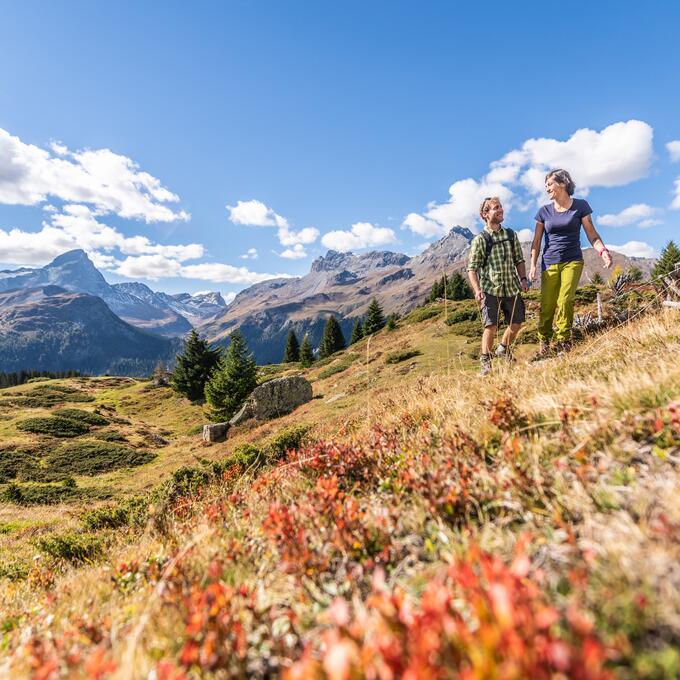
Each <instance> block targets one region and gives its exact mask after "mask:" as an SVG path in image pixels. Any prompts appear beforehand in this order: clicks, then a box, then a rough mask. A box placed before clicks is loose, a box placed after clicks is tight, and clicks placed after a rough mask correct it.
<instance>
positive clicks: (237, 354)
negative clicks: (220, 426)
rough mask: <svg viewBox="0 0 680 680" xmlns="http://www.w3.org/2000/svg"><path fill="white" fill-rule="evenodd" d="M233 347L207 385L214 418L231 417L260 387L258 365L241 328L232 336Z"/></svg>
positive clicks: (230, 345) (210, 412)
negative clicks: (258, 385) (258, 386)
mask: <svg viewBox="0 0 680 680" xmlns="http://www.w3.org/2000/svg"><path fill="white" fill-rule="evenodd" d="M229 339H230V343H229V347H227V351H226V352H225V354H224V357H223V358H222V360H221V361H220V364H219V366H218V368H217V370H216V371H215V372H214V373H213V375H212V376H211V378H210V380H208V382H207V384H206V386H205V399H206V401H207V402H208V405H209V416H210V419H211V420H213V421H215V422H223V421H225V420H229V419H230V418H231V417H232V416H233V415H234V414H235V413H236V412H237V411H238V409H239V408H240V407H241V405H242V404H243V402H244V401H245V400H246V398H247V397H248V395H249V394H250V393H251V392H252V391H253V390H254V389H255V388H256V387H257V365H256V364H255V359H253V355H252V354H251V353H250V352H249V351H248V345H247V344H246V341H245V338H244V337H243V335H242V334H241V331H239V330H238V329H237V330H235V331H234V332H233V333H232V334H231V336H230V338H229Z"/></svg>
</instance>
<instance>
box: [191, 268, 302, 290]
mask: <svg viewBox="0 0 680 680" xmlns="http://www.w3.org/2000/svg"><path fill="white" fill-rule="evenodd" d="M179 275H180V276H182V277H183V278H186V279H200V280H202V281H213V282H215V283H238V284H245V285H252V284H253V283H260V282H261V281H267V280H268V279H281V278H290V277H289V276H288V275H287V274H259V273H257V272H251V271H250V270H249V269H247V268H246V267H234V266H232V265H230V264H220V263H204V264H192V265H188V266H185V267H182V268H181V270H180V274H179Z"/></svg>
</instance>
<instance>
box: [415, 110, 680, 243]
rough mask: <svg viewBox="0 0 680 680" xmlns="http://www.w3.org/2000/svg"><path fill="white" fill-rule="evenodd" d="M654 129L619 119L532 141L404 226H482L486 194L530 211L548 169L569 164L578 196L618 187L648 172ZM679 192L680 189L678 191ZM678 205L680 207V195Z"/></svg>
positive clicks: (426, 229)
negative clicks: (561, 137)
mask: <svg viewBox="0 0 680 680" xmlns="http://www.w3.org/2000/svg"><path fill="white" fill-rule="evenodd" d="M652 138H653V130H652V128H651V127H650V126H649V125H648V124H647V123H645V122H643V121H639V120H629V121H627V122H619V123H614V124H613V125H610V126H608V127H606V128H604V129H603V130H602V131H600V132H598V131H595V130H589V129H587V128H583V129H580V130H577V131H576V132H574V134H573V135H572V136H571V137H569V138H568V139H567V140H565V141H560V140H557V139H547V138H540V139H529V140H527V141H526V142H524V144H523V145H522V147H521V148H519V149H513V150H512V151H509V152H508V153H506V154H505V155H504V156H503V157H502V158H501V159H500V160H497V161H494V162H492V163H491V164H490V166H489V172H488V173H487V174H486V175H485V176H483V177H481V178H480V179H478V180H477V179H474V178H472V177H468V178H467V179H461V180H458V181H456V182H454V183H453V184H452V185H451V187H450V188H449V195H450V198H449V200H448V201H447V202H446V203H441V204H436V203H433V204H430V205H428V207H427V210H426V211H424V212H423V214H422V215H419V214H417V213H410V214H409V215H408V216H407V217H406V219H405V220H404V222H403V225H404V226H405V227H407V228H408V229H410V230H411V231H413V232H415V233H417V234H420V235H421V236H426V237H433V236H443V235H444V234H446V232H447V231H448V230H449V229H450V228H451V227H452V226H456V225H458V226H462V227H468V228H469V229H473V230H475V231H476V230H478V228H479V225H480V220H479V205H480V203H481V202H482V200H483V199H484V198H485V197H486V196H499V197H500V199H501V201H502V202H503V205H504V207H505V208H506V222H507V221H508V220H507V216H508V213H509V212H510V211H511V210H512V209H513V208H518V209H519V210H526V209H527V207H528V206H529V205H530V204H531V203H535V202H536V200H537V197H538V195H541V194H543V192H544V179H545V175H546V173H547V172H548V171H549V170H551V169H554V168H560V167H562V168H566V169H567V170H569V172H570V173H571V175H572V177H574V180H575V182H576V184H577V186H578V189H577V192H578V194H579V195H581V196H583V195H585V194H586V193H587V192H588V190H589V189H590V188H592V187H596V186H601V187H614V186H622V185H625V184H628V183H630V182H633V181H635V180H637V179H640V178H641V177H644V176H645V174H646V173H647V171H648V169H649V166H650V163H651V160H652V153H653V149H652ZM679 192H680V189H679ZM678 196H679V197H678V198H677V199H676V200H677V206H676V207H680V193H679V195H678Z"/></svg>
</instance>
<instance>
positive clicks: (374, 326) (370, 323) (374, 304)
mask: <svg viewBox="0 0 680 680" xmlns="http://www.w3.org/2000/svg"><path fill="white" fill-rule="evenodd" d="M384 325H385V316H384V314H383V310H382V307H381V306H380V304H379V302H378V301H377V300H376V299H375V298H373V299H372V300H371V304H370V305H369V306H368V311H367V312H366V321H365V322H364V336H368V335H373V333H377V332H378V331H379V330H380V329H381V328H382V327H383V326H384Z"/></svg>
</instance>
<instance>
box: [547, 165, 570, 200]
mask: <svg viewBox="0 0 680 680" xmlns="http://www.w3.org/2000/svg"><path fill="white" fill-rule="evenodd" d="M551 177H552V178H553V179H554V180H555V181H556V182H557V183H558V184H561V185H562V186H563V187H564V188H565V189H566V190H567V193H568V194H569V195H570V196H573V195H574V189H576V185H575V184H574V180H573V179H572V178H571V175H570V174H569V173H568V172H567V171H566V170H561V169H560V170H551V171H550V172H549V173H548V174H547V175H546V176H545V181H546V182H547V181H548V180H549V179H550V178H551Z"/></svg>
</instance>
